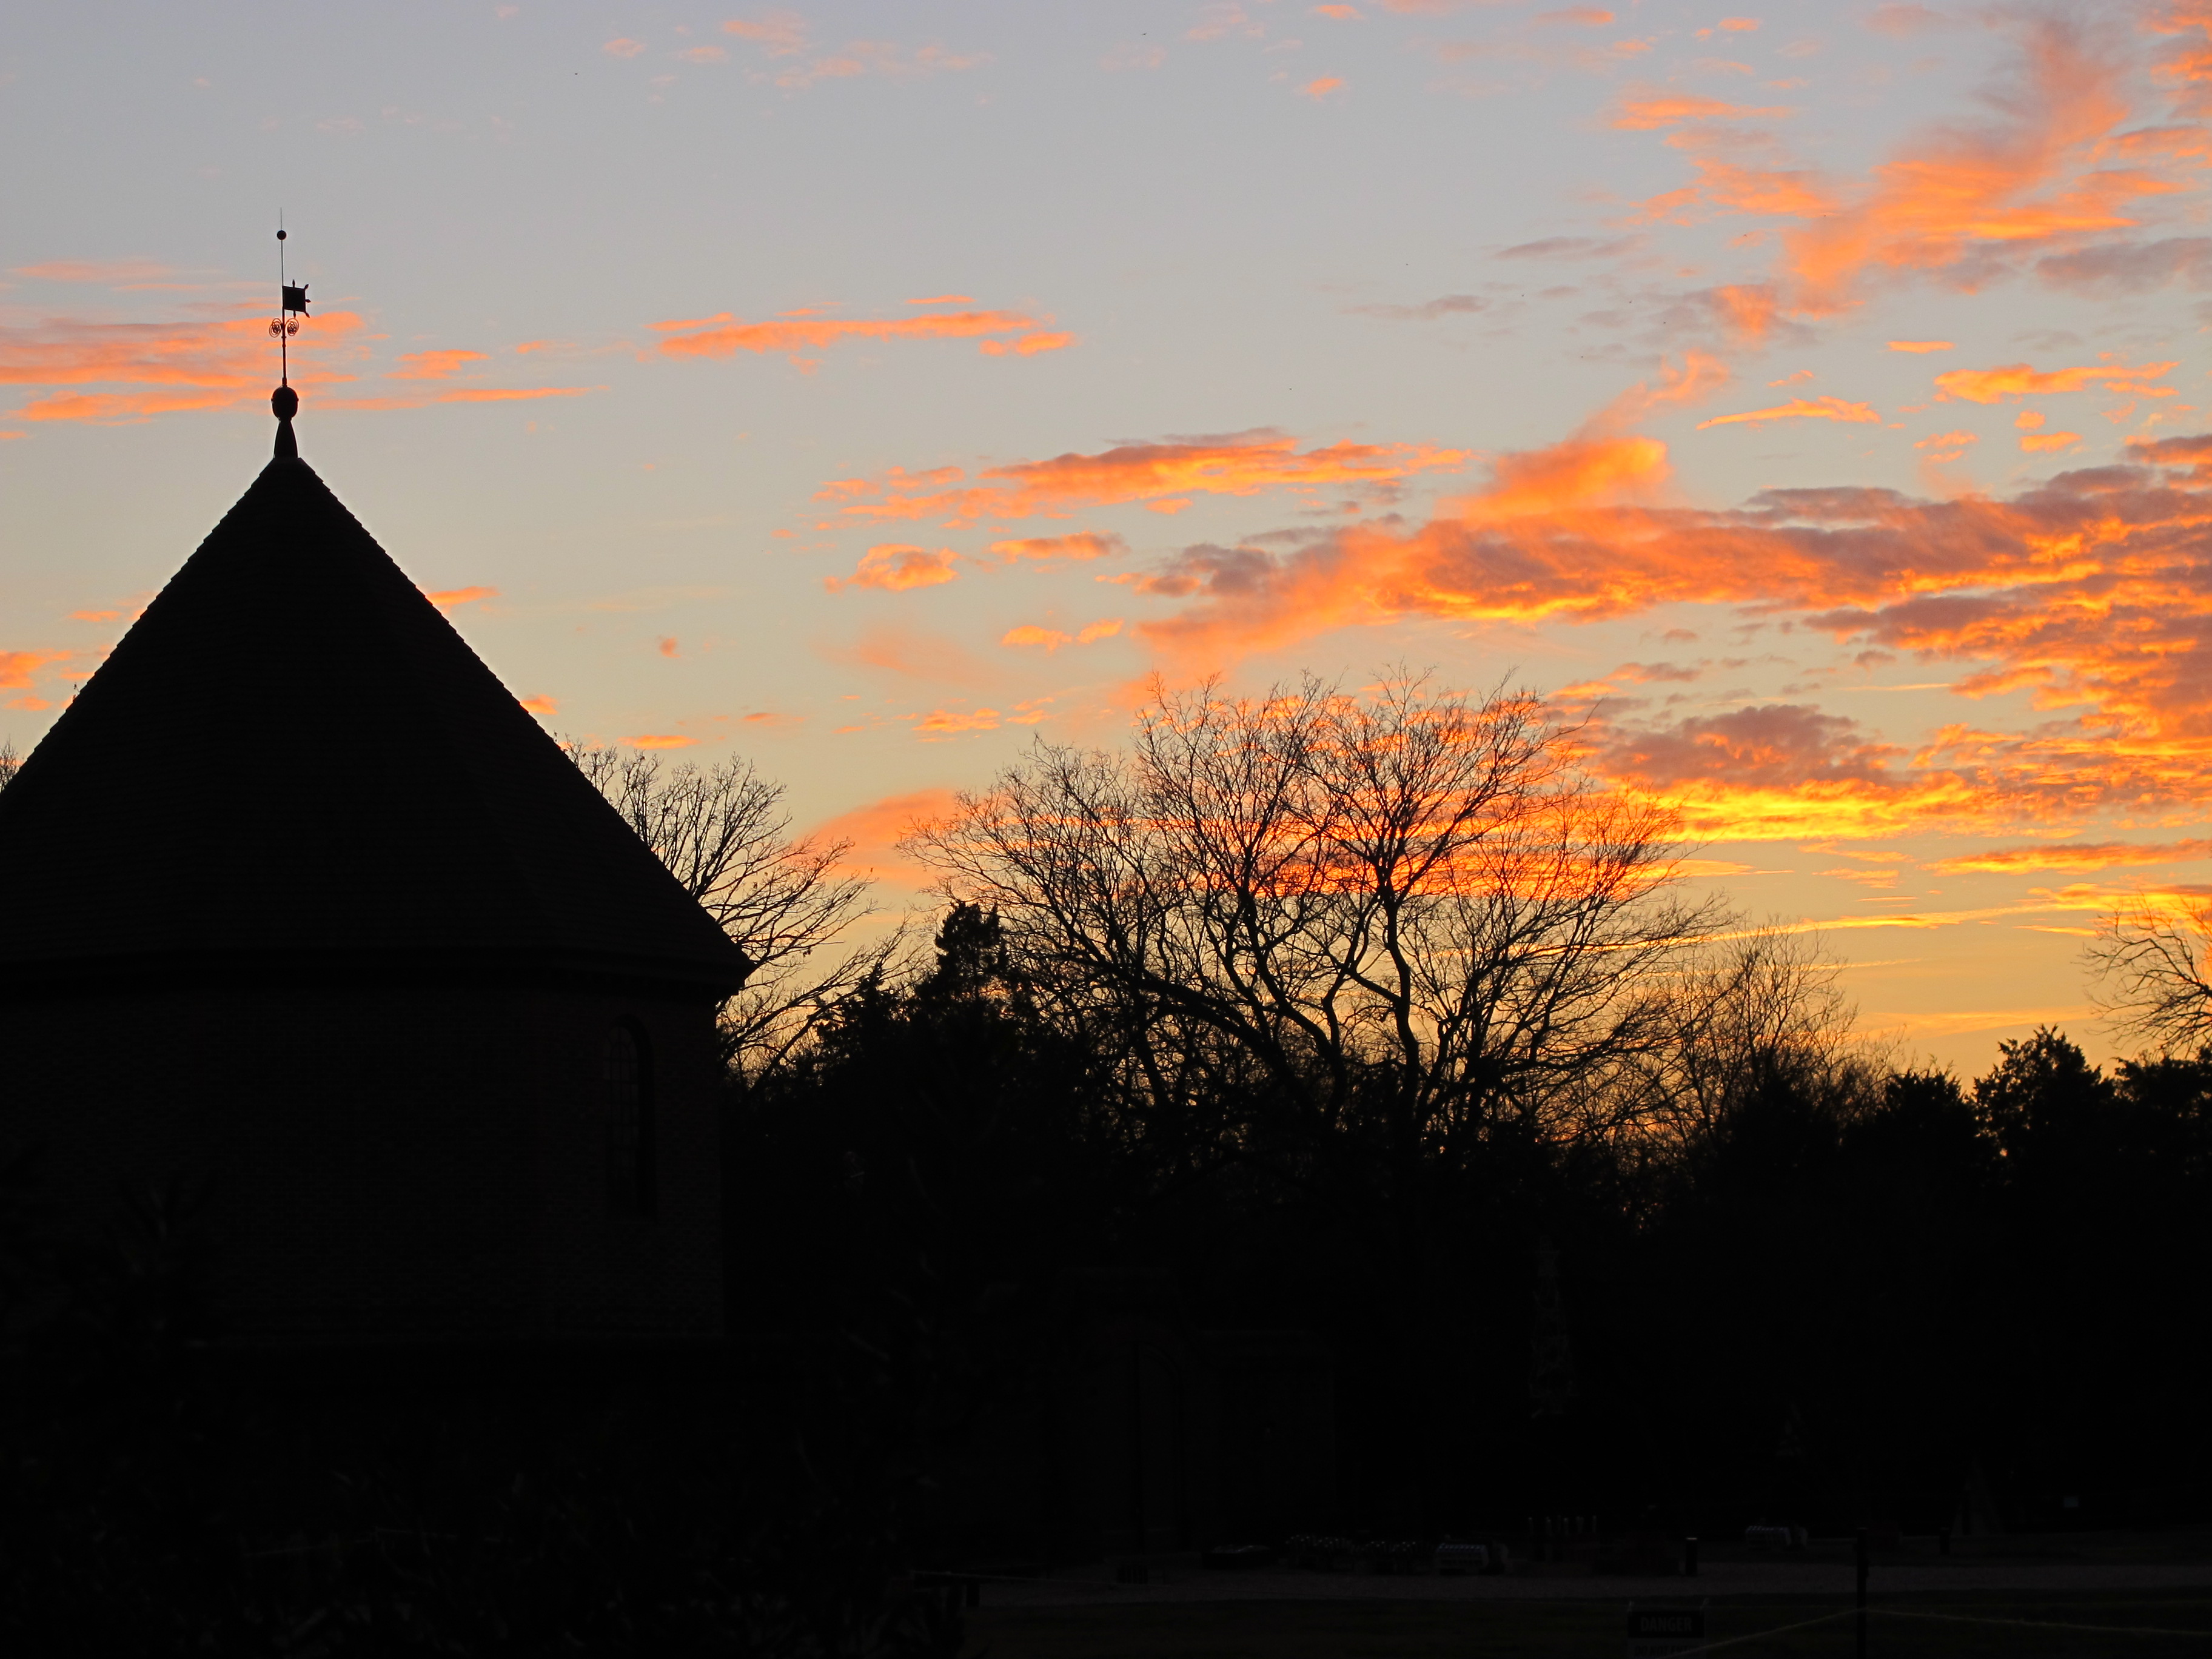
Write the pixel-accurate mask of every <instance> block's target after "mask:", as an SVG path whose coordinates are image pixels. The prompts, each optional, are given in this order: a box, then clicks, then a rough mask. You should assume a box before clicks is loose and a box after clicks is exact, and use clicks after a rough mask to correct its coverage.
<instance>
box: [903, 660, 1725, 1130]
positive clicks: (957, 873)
mask: <svg viewBox="0 0 2212 1659" xmlns="http://www.w3.org/2000/svg"><path fill="white" fill-rule="evenodd" d="M1671 829H1672V821H1671V820H1670V819H1669V817H1668V815H1667V814H1665V813H1664V812H1663V811H1659V810H1658V809H1656V808H1655V807H1653V806H1651V805H1646V804H1639V803H1637V802H1634V801H1631V800H1627V799H1622V798H1620V797H1619V796H1616V795H1609V794H1607V793H1602V792H1600V791H1598V790H1597V789H1595V787H1592V786H1591V785H1590V784H1589V782H1588V781H1586V780H1585V779H1583V778H1582V777H1581V776H1580V775H1578V774H1577V772H1576V771H1575V769H1574V767H1573V764H1572V751H1571V736H1570V734H1567V733H1564V732H1561V731H1559V729H1558V728H1556V727H1553V726H1550V725H1548V724H1547V721H1546V720H1545V717H1544V714H1543V711H1542V709H1541V706H1540V705H1539V704H1538V703H1537V702H1536V701H1535V700H1534V698H1532V697H1529V696H1522V695H1503V694H1500V695H1492V696H1489V697H1487V698H1484V699H1482V700H1480V701H1474V700H1470V699H1469V698H1468V697H1466V696H1460V695H1457V694H1452V693H1446V692H1440V691H1436V690H1431V687H1430V686H1429V685H1428V684H1427V682H1426V680H1425V678H1406V677H1402V676H1401V678H1398V679H1397V680H1395V682H1393V683H1390V684H1385V685H1383V686H1381V687H1380V688H1378V689H1376V690H1374V691H1372V692H1371V693H1370V695H1368V696H1364V697H1352V696H1345V695H1342V694H1340V692H1339V691H1338V690H1335V689H1334V687H1331V686H1329V685H1326V684H1322V682H1320V681H1319V680H1317V679H1315V678H1311V677H1309V678H1306V679H1304V681H1302V682H1301V683H1300V684H1297V685H1295V686H1291V687H1287V688H1285V687H1278V688H1276V689H1275V690H1271V691H1270V692H1268V693H1267V695H1266V696H1262V697H1260V698H1257V699H1251V700H1244V699H1231V698H1228V697H1226V696H1223V695H1222V693H1221V691H1220V690H1219V688H1218V685H1217V684H1212V683H1208V684H1206V685H1204V686H1202V687H1200V689H1198V690H1194V691H1193V692H1191V693H1188V695H1182V696H1177V695H1171V694H1170V693H1168V692H1166V691H1165V690H1158V689H1156V692H1155V699H1154V701H1153V702H1152V705H1151V707H1150V708H1147V709H1146V711H1145V712H1144V713H1143V714H1140V716H1139V720H1138V724H1137V731H1136V733H1135V743H1134V746H1133V750H1132V751H1131V752H1129V753H1127V754H1124V755H1115V754H1108V753H1103V752H1097V751H1080V750H1073V749H1069V748H1064V747H1059V746H1054V745H1051V744H1042V743H1040V744H1038V745H1037V746H1036V748H1035V749H1034V750H1032V751H1031V752H1030V755H1029V756H1028V757H1027V758H1025V759H1024V760H1023V761H1021V762H1020V763H1018V764H1016V765H1015V766H1013V767H1012V768H1011V769H1008V770H1007V771H1006V772H1005V773H1003V774H1002V775H1000V778H999V780H998V781H997V784H996V785H995V787H993V788H992V789H990V790H988V791H987V792H985V793H981V794H973V795H963V796H962V797H961V798H960V805H959V809H958V811H957V812H956V814H955V815H954V816H952V817H951V818H949V819H947V820H945V821H943V822H940V823H935V824H933V825H928V826H926V827H924V828H923V829H921V830H919V831H917V832H916V834H915V836H912V837H910V838H909V840H908V843H907V844H908V847H909V848H911V849H912V850H913V851H915V853H916V854H917V855H918V856H920V857H921V858H922V859H923V860H925V861H926V862H927V863H929V864H931V865H933V866H934V867H935V868H936V869H937V870H939V872H941V876H942V882H943V886H944V888H945V891H946V892H947V893H948V894H949V895H950V896H953V897H955V898H958V899H963V900H966V901H968V902H972V903H975V904H978V905H981V906H983V907H985V908H989V909H994V910H996V911H997V912H998V913H999V915H1000V917H1001V918H1002V919H1003V921H1004V923H1005V925H1006V932H1007V937H1008V940H1009V943H1010V945H1012V946H1013V947H1014V948H1015V949H1016V950H1017V951H1018V952H1020V953H1021V955H1022V956H1023V957H1024V960H1025V962H1026V963H1027V964H1028V967H1029V969H1030V971H1031V973H1032V974H1033V975H1034V976H1035V977H1036V979H1037V980H1039V981H1041V982H1043V983H1048V984H1051V985H1054V986H1055V987H1058V990H1059V994H1060V995H1061V996H1063V997H1064V998H1066V999H1068V1000H1074V1001H1078V1002H1083V1003H1087V1004H1089V1005H1091V1006H1093V1007H1096V1006H1098V1005H1102V1004H1103V1005H1109V1006H1110V1007H1111V1009H1112V1010H1113V1011H1114V1012H1115V1014H1116V1015H1117V1016H1118V1018H1116V1019H1115V1021H1114V1023H1115V1024H1116V1025H1117V1026H1118V1027H1119V1029H1120V1030H1122V1031H1123V1032H1125V1033H1126V1034H1127V1041H1128V1043H1129V1055H1130V1065H1131V1067H1132V1070H1133V1074H1134V1077H1135V1080H1136V1083H1137V1085H1138V1088H1139V1092H1140V1093H1142V1094H1144V1095H1146V1096H1148V1097H1149V1098H1150V1103H1151V1105H1152V1108H1153V1109H1156V1110H1165V1111H1173V1110H1176V1109H1178V1108H1179V1107H1180V1106H1181V1105H1182V1103H1183V1101H1179V1100H1178V1099H1177V1098H1176V1097H1177V1096H1179V1095H1182V1094H1183V1085H1184V1083H1185V1081H1186V1080H1187V1079H1191V1078H1193V1077H1197V1076H1206V1075H1215V1074H1219V1073H1227V1072H1232V1071H1239V1070H1241V1071H1242V1072H1243V1073H1245V1074H1246V1075H1247V1076H1248V1077H1249V1079H1251V1080H1252V1081H1253V1082H1255V1084H1256V1085H1259V1086H1260V1087H1261V1088H1263V1089H1264V1090H1265V1091H1267V1093H1268V1094H1269V1095H1270V1096H1271V1097H1273V1099H1275V1100H1276V1101H1278V1102H1280V1103H1288V1104H1290V1105H1291V1106H1292V1107H1293V1108H1294V1109H1296V1110H1297V1112H1298V1113H1299V1115H1302V1116H1303V1117H1304V1119H1305V1120H1306V1121H1307V1123H1308V1125H1309V1126H1310V1127H1312V1128H1315V1129H1320V1130H1327V1129H1329V1128H1332V1127H1339V1126H1343V1125H1346V1124H1347V1123H1348V1122H1349V1121H1352V1119H1355V1118H1356V1119H1357V1120H1358V1121H1359V1123H1360V1124H1361V1125H1362V1126H1363V1127H1364V1128H1365V1129H1367V1130H1368V1131H1369V1132H1370V1133H1374V1134H1379V1136H1380V1137H1381V1139H1383V1142H1384V1143H1385V1144H1386V1145H1387V1146H1388V1148H1389V1157H1390V1158H1392V1159H1393V1161H1395V1162H1399V1163H1401V1164H1403V1163H1406V1162H1407V1161H1418V1160H1419V1159H1420V1158H1423V1157H1425V1156H1426V1155H1428V1154H1431V1153H1435V1152H1449V1150H1450V1149H1451V1146H1452V1143H1453V1142H1454V1141H1455V1139H1457V1138H1459V1137H1461V1136H1462V1135H1464V1134H1472V1133H1481V1132H1482V1131H1483V1129H1484V1128H1485V1127H1486V1124H1487V1123H1489V1122H1490V1121H1494V1120H1495V1119H1496V1118H1498V1116H1500V1115H1507V1116H1512V1117H1516V1118H1518V1119H1520V1120H1521V1121H1524V1122H1525V1123H1526V1124H1528V1126H1529V1127H1533V1128H1534V1129H1535V1130H1537V1131H1538V1132H1539V1133H1570V1132H1571V1131H1572V1130H1573V1128H1574V1127H1575V1126H1574V1124H1573V1123H1572V1122H1571V1114H1572V1112H1573V1110H1574V1109H1576V1107H1577V1104H1578V1103H1579V1102H1580V1100H1581V1099H1582V1098H1583V1097H1584V1095H1585V1093H1586V1085H1587V1084H1588V1082H1589V1079H1590V1078H1591V1077H1592V1076H1593V1075H1594V1074H1595V1073H1599V1072H1601V1071H1602V1070H1603V1069H1604V1068H1605V1067H1606V1066H1608V1065H1610V1064H1612V1063H1613V1062H1615V1061H1617V1060H1619V1059H1620V1057H1621V1056H1623V1055H1624V1054H1627V1053H1629V1052H1631V1051H1632V1050H1635V1049H1638V1048H1641V1047H1643V1046H1645V1045H1647V1044H1648V1043H1650V1042H1656V1041H1657V1040H1658V1039H1659V1037H1660V1036H1661V1034H1662V1024H1661V1019H1660V1017H1661V1015H1662V1012H1663V1011H1664V1009H1665V1006H1666V1000H1665V998H1664V996H1663V994H1662V993H1661V991H1660V989H1659V987H1658V984H1657V981H1656V970H1657V969H1659V968H1660V967H1661V966H1662V964H1663V963H1665V962H1666V961H1668V959H1670V958H1671V957H1673V956H1674V954H1675V953H1676V952H1677V951H1680V949H1681V948H1682V946H1683V945H1684V944H1685V942H1686V941H1687V940H1688V939H1692V938H1693V937H1694V936H1695V935H1697V934H1698V933H1700V932H1703V931H1706V930H1707V929H1709V928H1710V927H1711V925H1712V915H1711V912H1709V911H1698V910H1692V909H1688V908H1684V907H1683V906H1681V905H1680V904H1677V903H1674V902H1671V900H1670V898H1669V897H1668V895H1667V893H1666V889H1667V888H1668V885H1669V884H1670V880H1671V872H1672V866H1673V864H1674V860H1675V857H1676V849H1675V848H1674V846H1673V844H1672V842H1671V841H1670V839H1669V836H1670V831H1671ZM1197 1094H1198V1091H1192V1092H1191V1094H1189V1095H1188V1096H1184V1100H1185V1101H1194V1100H1195V1099H1196V1097H1197Z"/></svg>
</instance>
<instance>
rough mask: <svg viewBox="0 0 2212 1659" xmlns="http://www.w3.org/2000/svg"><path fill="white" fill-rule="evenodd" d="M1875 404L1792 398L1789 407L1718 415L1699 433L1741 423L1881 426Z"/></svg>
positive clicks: (1825, 398) (1824, 398) (1705, 423)
mask: <svg viewBox="0 0 2212 1659" xmlns="http://www.w3.org/2000/svg"><path fill="white" fill-rule="evenodd" d="M1766 421H1850V422H1880V421H1881V416H1879V415H1877V414H1875V411H1874V409H1873V406H1872V405H1871V404H1847V403H1845V402H1844V400H1843V399H1842V398H1829V397H1822V398H1791V399H1790V401H1789V402H1788V403H1786V404H1778V405H1776V406H1775V407H1774V408H1772V409H1753V410H1746V411H1744V413H1742V414H1741V415H1716V416H1713V418H1712V419H1711V420H1710V421H1699V422H1698V430H1699V431H1700V432H1703V431H1704V430H1705V428H1707V427H1709V426H1732V425H1734V424H1735V423H1736V422H1766Z"/></svg>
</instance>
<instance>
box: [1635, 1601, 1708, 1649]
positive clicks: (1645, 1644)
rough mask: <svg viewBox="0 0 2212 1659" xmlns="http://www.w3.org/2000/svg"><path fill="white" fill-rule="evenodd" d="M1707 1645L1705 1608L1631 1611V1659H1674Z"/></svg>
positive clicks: (1658, 1608)
mask: <svg viewBox="0 0 2212 1659" xmlns="http://www.w3.org/2000/svg"><path fill="white" fill-rule="evenodd" d="M1703 1646H1705V1609H1704V1608H1703V1607H1631V1608H1629V1610H1628V1659H1673V1656H1674V1655H1675V1654H1678V1653H1687V1652H1688V1651H1689V1650H1691V1649H1692V1648H1701V1647H1703Z"/></svg>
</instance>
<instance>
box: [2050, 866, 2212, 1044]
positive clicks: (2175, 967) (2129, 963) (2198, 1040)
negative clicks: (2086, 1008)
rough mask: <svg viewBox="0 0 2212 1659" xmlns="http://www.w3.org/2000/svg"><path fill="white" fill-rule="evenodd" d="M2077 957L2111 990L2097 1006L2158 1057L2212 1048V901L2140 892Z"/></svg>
mask: <svg viewBox="0 0 2212 1659" xmlns="http://www.w3.org/2000/svg"><path fill="white" fill-rule="evenodd" d="M2082 954H2083V957H2084V959H2085V960H2086V962H2087V965H2088V967H2089V969H2090V970H2091V972H2092V973H2093V975H2095V976H2096V977H2097V978H2098V979H2099V980H2100V981H2103V982H2104V983H2105V984H2106V985H2107V986H2109V987H2112V995H2111V997H2110V998H2109V1000H2108V999H2106V998H2102V997H2100V998H2099V999H2098V1000H2097V1011H2098V1012H2100V1013H2101V1014H2102V1015H2103V1016H2104V1017H2105V1021H2106V1025H2107V1027H2108V1028H2109V1029H2110V1030H2112V1031H2113V1032H2114V1033H2115V1034H2117V1035H2118V1036H2124V1037H2131V1038H2134V1039H2135V1040H2136V1041H2137V1042H2142V1043H2143V1044H2145V1045H2146V1046H2147V1047H2148V1048H2152V1049H2154V1050H2155V1051H2156V1052H2158V1053H2159V1054H2195V1053H2197V1051H2199V1050H2200V1049H2203V1048H2205V1047H2207V1046H2208V1045H2212V900H2207V899H2185V900H2179V901H2177V900H2174V899H2171V898H2162V897H2154V896H2151V895H2149V894H2147V893H2139V894H2137V895H2136V896H2135V897H2134V898H2133V899H2131V900H2130V901H2129V902H2127V903H2126V904H2124V905H2122V906H2121V907H2120V908H2118V909H2117V910H2115V911H2114V912H2113V913H2112V915H2109V916H2107V917H2106V919H2105V921H2104V922H2103V923H2102V924H2101V925H2100V927H2099V928H2098V930H2097V937H2096V939H2095V941H2094V942H2093V943H2092V944H2091V945H2089V947H2088V948H2087V950H2086V951H2084V952H2083V953H2082Z"/></svg>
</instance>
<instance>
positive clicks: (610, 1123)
mask: <svg viewBox="0 0 2212 1659" xmlns="http://www.w3.org/2000/svg"><path fill="white" fill-rule="evenodd" d="M599 1109H600V1113H601V1115H602V1116H603V1118H604V1119H605V1125H606V1136H607V1209H608V1210H609V1212H611V1213H613V1214H615V1215H633V1216H649V1215H651V1214H652V1213H653V1070H652V1066H650V1064H649V1063H648V1056H647V1054H646V1049H645V1033H643V1032H642V1031H641V1030H638V1029H637V1027H636V1026H635V1025H633V1024H630V1022H629V1021H628V1020H624V1021H623V1022H622V1023H621V1024H618V1025H616V1026H615V1027H614V1028H613V1029H612V1030H610V1031H608V1033H607V1040H606V1042H605V1044H604V1045H603V1046H602V1047H601V1048H600V1050H599Z"/></svg>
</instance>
